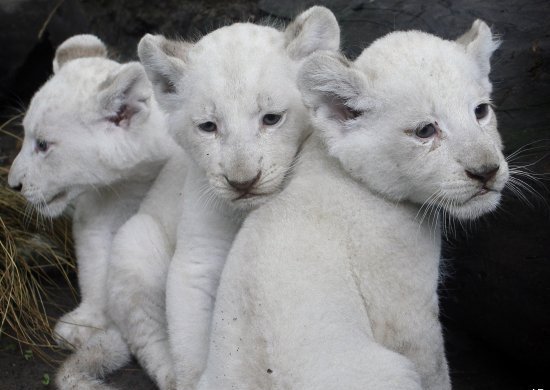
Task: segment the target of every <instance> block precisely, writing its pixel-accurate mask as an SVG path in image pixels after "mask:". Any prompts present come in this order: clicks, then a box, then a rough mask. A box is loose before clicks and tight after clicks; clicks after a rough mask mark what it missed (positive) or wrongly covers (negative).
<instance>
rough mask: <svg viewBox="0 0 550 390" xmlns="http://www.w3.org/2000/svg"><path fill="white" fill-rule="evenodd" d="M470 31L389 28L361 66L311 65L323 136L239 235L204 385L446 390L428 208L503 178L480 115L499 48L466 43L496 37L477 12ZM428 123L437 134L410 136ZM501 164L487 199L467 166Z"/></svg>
mask: <svg viewBox="0 0 550 390" xmlns="http://www.w3.org/2000/svg"><path fill="white" fill-rule="evenodd" d="M472 29H473V30H475V31H473V32H471V34H470V37H471V39H463V38H461V41H460V43H456V42H451V41H444V40H442V39H439V38H437V37H434V36H431V35H428V34H424V33H421V32H417V31H410V32H396V33H392V34H389V35H388V36H386V37H384V38H381V39H380V40H378V41H377V42H375V43H374V44H373V45H372V46H371V47H370V48H367V49H366V50H365V51H364V52H363V54H362V55H361V56H360V57H359V58H358V59H357V61H356V62H355V63H353V64H352V63H349V62H348V61H347V60H345V59H343V58H339V57H336V56H333V55H327V54H316V55H313V56H312V58H310V59H309V60H307V61H306V63H305V64H304V66H303V68H302V70H301V72H300V75H299V80H300V88H301V90H302V92H303V94H304V98H305V100H306V102H307V104H308V105H309V106H310V107H311V109H312V116H313V123H314V126H315V129H316V131H315V133H314V135H313V136H312V137H311V138H310V139H309V140H308V141H307V142H306V144H305V145H304V149H303V152H302V153H301V157H300V162H299V164H298V166H297V168H296V172H295V175H294V176H293V179H292V180H291V181H290V182H289V184H288V185H287V187H286V188H285V189H284V190H283V191H282V192H281V193H280V194H279V195H278V196H277V198H275V199H273V200H272V201H271V202H269V203H268V204H266V205H263V206H262V207H260V208H259V209H258V210H256V211H254V212H252V213H251V214H250V215H249V217H248V218H247V219H246V221H245V222H244V224H243V227H242V228H241V230H240V232H239V234H238V235H237V237H236V239H235V242H234V245H233V247H232V249H231V252H230V254H229V256H228V260H227V264H226V267H225V270H224V272H223V275H222V278H221V282H220V286H219V289H218V295H217V301H216V307H215V312H214V317H213V321H212V334H211V343H210V352H209V357H208V363H207V368H206V370H205V372H204V374H203V376H202V378H201V381H200V383H199V387H198V388H199V389H200V390H205V389H211V390H222V389H233V388H238V389H240V390H244V389H254V390H256V389H300V390H304V389H312V390H313V389H315V390H321V389H331V390H332V389H346V390H352V389H400V390H403V389H415V390H420V389H429V390H445V389H450V388H451V386H450V382H449V375H448V368H447V362H446V358H445V354H444V346H443V338H442V334H441V326H440V323H439V319H438V312H439V310H438V297H437V284H438V274H439V273H438V265H439V255H440V237H439V225H438V224H437V223H436V222H434V223H433V224H431V223H429V221H428V220H429V218H424V216H423V213H424V211H427V212H428V213H432V214H437V215H439V214H441V215H440V216H441V217H443V218H445V215H446V213H448V214H451V215H453V216H455V217H458V218H475V217H477V216H479V215H481V214H483V213H485V212H488V211H490V210H492V209H494V208H495V206H496V205H497V204H498V201H499V197H500V191H501V190H502V188H503V186H504V183H505V182H506V180H507V178H508V169H507V165H506V162H505V160H504V158H503V156H502V153H501V147H502V145H501V140H500V137H499V135H498V132H497V130H496V120H495V116H494V113H492V111H490V112H489V114H488V116H487V117H486V118H483V119H481V120H477V119H476V116H475V115H474V108H475V107H476V106H477V105H478V104H480V103H482V102H486V101H488V99H489V95H490V82H489V79H488V72H489V68H488V67H486V66H485V65H486V64H487V63H488V61H489V57H490V55H491V53H492V50H488V51H485V52H483V54H479V53H477V52H475V53H474V52H472V51H470V48H471V47H486V46H491V45H492V46H491V47H493V50H494V48H495V47H496V46H495V45H494V43H493V41H492V36H491V33H490V30H489V29H488V28H487V26H486V25H485V24H484V23H483V22H476V23H475V24H474V26H473V27H472ZM462 39H463V40H462ZM481 41H483V42H481ZM435 122H437V123H438V127H439V130H438V132H437V134H435V135H434V136H432V137H429V138H420V137H419V136H417V135H416V134H415V132H414V129H416V128H418V127H419V126H420V127H423V126H424V125H425V124H427V123H435ZM493 164H500V168H499V170H498V172H497V173H496V175H495V177H494V178H492V179H490V180H489V181H487V183H485V185H486V186H487V188H490V189H491V190H493V192H488V193H486V194H483V192H484V191H481V190H482V183H480V182H479V181H477V180H475V179H472V178H470V177H468V175H467V174H466V173H465V170H466V169H468V170H476V169H477V170H478V171H479V170H481V169H483V167H485V166H491V165H493ZM480 191H481V192H480ZM430 201H433V205H432V204H431V203H429V202H430ZM426 207H428V209H427V210H426Z"/></svg>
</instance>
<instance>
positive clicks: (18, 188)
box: [10, 183, 23, 192]
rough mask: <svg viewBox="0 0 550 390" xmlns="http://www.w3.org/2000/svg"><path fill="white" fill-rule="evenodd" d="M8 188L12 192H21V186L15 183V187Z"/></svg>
mask: <svg viewBox="0 0 550 390" xmlns="http://www.w3.org/2000/svg"><path fill="white" fill-rule="evenodd" d="M10 188H11V189H12V190H14V191H17V192H21V190H22V189H23V184H21V183H17V185H15V186H12V185H10Z"/></svg>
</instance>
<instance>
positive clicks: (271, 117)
mask: <svg viewBox="0 0 550 390" xmlns="http://www.w3.org/2000/svg"><path fill="white" fill-rule="evenodd" d="M281 118H282V115H279V114H265V115H264V117H263V118H262V123H263V124H264V125H266V126H273V125H276V124H277V123H279V121H280V120H281Z"/></svg>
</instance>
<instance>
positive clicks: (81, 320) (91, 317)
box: [53, 305, 107, 350]
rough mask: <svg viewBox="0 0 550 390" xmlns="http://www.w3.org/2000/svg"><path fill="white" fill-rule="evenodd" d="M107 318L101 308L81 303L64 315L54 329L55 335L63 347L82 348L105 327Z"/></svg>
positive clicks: (58, 343)
mask: <svg viewBox="0 0 550 390" xmlns="http://www.w3.org/2000/svg"><path fill="white" fill-rule="evenodd" d="M106 322H107V321H106V318H105V315H104V314H103V312H102V311H101V310H100V309H97V308H95V307H91V306H87V305H80V306H79V307H77V308H76V309H75V310H73V311H71V312H69V313H67V314H65V315H63V316H62V317H61V318H60V319H59V321H58V322H57V324H56V325H55V328H54V331H53V337H54V339H55V341H56V342H57V345H59V346H60V347H61V348H65V349H69V350H75V349H78V348H80V347H81V346H82V345H83V344H84V343H86V341H87V340H88V339H89V338H90V337H91V336H92V335H93V334H94V333H96V332H97V331H98V330H102V329H105V325H106Z"/></svg>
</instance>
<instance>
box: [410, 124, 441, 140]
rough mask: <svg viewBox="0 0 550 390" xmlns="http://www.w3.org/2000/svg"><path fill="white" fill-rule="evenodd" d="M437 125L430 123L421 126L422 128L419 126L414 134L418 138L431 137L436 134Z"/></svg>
mask: <svg viewBox="0 0 550 390" xmlns="http://www.w3.org/2000/svg"><path fill="white" fill-rule="evenodd" d="M435 131H436V130H435V126H434V125H433V124H431V123H430V124H428V125H426V126H424V127H421V128H418V129H416V130H415V131H414V134H415V135H416V136H417V137H418V138H429V137H431V136H432V135H434V134H435Z"/></svg>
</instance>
